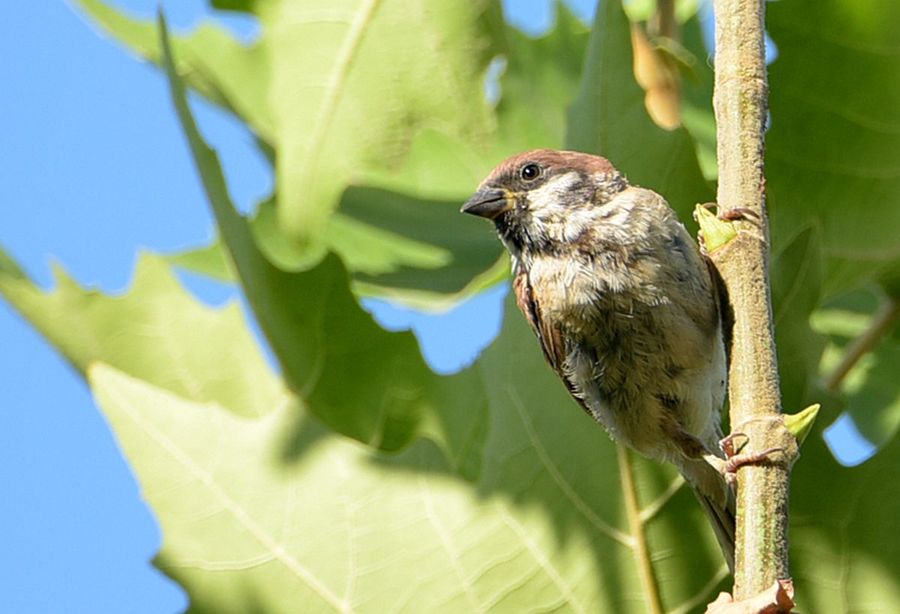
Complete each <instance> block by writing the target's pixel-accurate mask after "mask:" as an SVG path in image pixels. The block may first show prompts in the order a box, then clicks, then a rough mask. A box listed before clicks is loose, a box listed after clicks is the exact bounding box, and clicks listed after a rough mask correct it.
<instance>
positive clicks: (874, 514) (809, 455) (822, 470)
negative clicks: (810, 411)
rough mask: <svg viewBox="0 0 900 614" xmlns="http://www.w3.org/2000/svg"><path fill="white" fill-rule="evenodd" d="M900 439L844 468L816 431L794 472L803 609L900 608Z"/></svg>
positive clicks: (796, 570) (796, 563) (794, 539)
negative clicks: (899, 580) (895, 528)
mask: <svg viewBox="0 0 900 614" xmlns="http://www.w3.org/2000/svg"><path fill="white" fill-rule="evenodd" d="M898 517H900V441H898V440H897V439H895V440H894V441H893V442H892V443H891V444H890V446H889V447H888V448H886V449H885V450H884V451H882V452H881V453H880V454H877V455H876V456H874V457H873V458H872V459H870V460H869V461H867V462H865V463H863V464H862V465H860V466H858V467H853V468H849V467H843V466H841V465H839V464H838V463H837V462H836V461H835V460H834V457H832V455H831V453H830V452H829V451H828V449H827V448H826V447H825V444H824V442H823V441H822V438H821V436H812V437H809V438H808V439H807V441H806V443H805V444H804V446H803V450H802V456H801V457H800V461H799V462H798V463H797V464H796V465H795V466H794V470H793V472H792V475H791V527H790V534H791V576H792V577H793V579H794V584H795V587H796V594H797V609H798V610H799V611H803V612H845V613H849V612H861V611H866V610H870V611H877V610H881V611H885V612H893V611H895V610H900V591H898V589H897V577H898V576H900V538H898V536H897V532H896V531H893V530H892V529H891V527H893V526H895V525H896V522H897V518H898Z"/></svg>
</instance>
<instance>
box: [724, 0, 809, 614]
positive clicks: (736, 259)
mask: <svg viewBox="0 0 900 614" xmlns="http://www.w3.org/2000/svg"><path fill="white" fill-rule="evenodd" d="M715 13H716V60H715V69H716V70H715V73H716V81H715V95H714V100H713V102H714V106H715V113H716V123H717V131H718V151H717V156H718V162H719V187H718V197H717V198H718V205H719V210H720V215H722V214H724V215H725V216H726V217H728V216H729V212H731V213H732V214H737V215H734V216H732V217H736V218H738V219H741V218H743V219H741V221H738V222H736V226H737V230H738V232H737V236H736V238H735V239H733V240H732V241H730V242H729V243H727V244H725V245H724V246H723V247H721V248H719V249H718V250H716V251H713V252H712V253H711V254H710V258H711V259H712V260H713V262H714V264H715V265H716V267H717V269H718V271H719V274H720V275H721V277H722V280H723V282H724V285H725V288H726V290H727V294H728V299H729V301H730V305H731V310H732V313H731V314H730V315H731V316H732V317H733V329H732V337H731V363H730V367H729V399H730V404H731V429H732V432H741V433H744V434H746V435H747V437H748V444H747V449H748V451H751V452H759V451H762V450H766V449H768V448H774V447H779V448H782V449H783V450H784V453H783V454H773V455H772V461H773V462H762V463H755V464H748V465H745V466H743V467H741V468H740V469H739V470H738V493H737V552H736V561H735V587H734V598H735V599H738V600H742V599H747V598H749V597H751V596H753V595H756V594H758V593H760V592H762V591H763V590H765V589H767V588H769V587H771V586H772V585H773V584H774V583H775V581H776V580H777V579H781V578H787V577H788V549H787V517H788V516H787V502H788V478H789V474H790V463H791V462H792V461H793V457H794V456H795V455H796V443H795V441H794V440H793V438H792V437H791V436H790V434H789V433H788V432H787V431H786V429H784V426H783V422H782V421H781V418H780V417H781V395H780V390H779V381H778V369H777V362H776V355H775V341H774V328H773V323H772V306H771V297H770V293H769V279H768V261H769V246H768V221H767V218H766V212H765V181H764V178H763V149H764V142H763V139H764V129H765V120H766V106H767V90H768V86H767V81H766V64H765V38H764V22H765V17H764V16H765V3H764V0H715ZM739 210H740V211H739ZM748 212H749V213H748ZM776 461H778V462H776ZM780 461H784V462H780Z"/></svg>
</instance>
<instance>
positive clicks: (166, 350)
mask: <svg viewBox="0 0 900 614" xmlns="http://www.w3.org/2000/svg"><path fill="white" fill-rule="evenodd" d="M0 255H2V256H3V258H2V260H5V262H4V264H3V265H2V266H0V293H2V295H3V296H4V298H6V300H8V301H9V302H10V303H11V304H12V305H13V306H14V307H15V308H16V309H17V310H18V311H19V312H20V313H22V315H24V316H25V317H26V318H28V320H29V321H30V322H31V323H32V324H33V325H34V326H35V328H37V329H38V330H39V331H40V332H41V334H43V335H44V336H45V337H46V338H47V339H48V340H49V341H50V342H51V343H52V344H53V345H54V346H56V348H57V349H58V350H59V351H60V352H61V353H62V354H63V355H64V356H65V357H66V359H67V360H68V361H69V362H70V363H71V364H72V365H73V366H74V367H75V368H76V369H78V370H79V371H80V372H82V373H83V372H84V371H85V370H86V369H87V367H88V365H89V364H90V363H91V362H94V361H100V360H102V361H103V362H106V363H109V364H111V365H113V366H115V367H116V368H117V369H119V370H121V371H124V372H126V373H128V374H130V375H132V376H135V377H139V378H141V379H143V380H146V381H147V382H150V383H152V384H154V385H156V386H159V387H161V388H164V389H167V390H170V391H172V392H173V393H176V394H178V395H181V396H183V397H185V398H188V399H191V400H194V401H198V402H216V403H219V404H220V405H222V406H224V407H227V408H228V409H230V410H231V411H234V412H236V413H238V414H242V415H248V416H256V415H262V414H264V413H266V412H268V411H269V410H271V409H272V408H273V407H274V406H275V405H277V404H278V403H282V402H284V401H285V397H286V392H285V390H284V387H283V386H282V384H281V382H280V381H279V380H278V378H276V377H275V375H274V374H273V373H272V370H271V369H270V368H269V366H268V365H267V364H266V361H265V358H264V357H263V355H262V353H261V352H260V349H259V346H258V345H257V343H256V341H255V340H254V339H253V336H252V335H251V334H250V331H249V330H248V329H247V326H246V322H245V320H244V318H243V315H242V314H241V311H240V307H239V306H238V305H237V304H236V303H232V304H230V305H228V306H227V307H225V308H222V309H213V308H210V307H205V306H203V305H201V304H200V303H198V302H197V301H196V300H194V298H193V297H192V296H191V295H190V294H189V293H188V292H186V291H185V290H184V288H182V287H181V285H180V284H179V283H178V280H177V279H175V277H174V275H172V273H171V272H170V271H169V268H168V266H167V265H166V264H165V263H164V262H163V261H162V260H161V259H160V258H158V257H155V256H149V255H145V256H143V257H142V258H141V259H140V261H139V262H138V266H137V271H136V272H135V274H134V283H133V285H132V287H131V289H130V290H129V291H128V292H127V293H126V294H124V295H123V296H109V295H106V294H103V293H102V292H99V291H97V290H85V289H83V288H81V287H79V286H78V284H77V283H76V282H75V281H74V280H72V279H71V278H70V277H69V276H67V275H66V274H65V273H64V272H63V271H62V269H61V268H57V269H56V282H57V288H56V289H55V290H54V291H52V292H44V291H42V290H41V289H40V288H37V287H36V286H35V285H34V284H33V283H32V282H31V281H30V280H28V279H27V278H26V277H25V276H24V275H23V274H22V273H21V271H19V270H18V268H17V267H15V266H14V263H13V262H12V261H11V260H9V259H8V257H6V255H5V254H3V252H2V251H0Z"/></svg>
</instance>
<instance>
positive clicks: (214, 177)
mask: <svg viewBox="0 0 900 614" xmlns="http://www.w3.org/2000/svg"><path fill="white" fill-rule="evenodd" d="M160 24H161V30H160V31H161V32H162V34H163V37H164V38H163V50H164V58H165V62H164V64H165V67H166V73H167V75H168V77H169V84H170V86H171V91H172V99H173V102H174V104H175V109H176V112H177V114H178V117H179V120H180V121H181V125H182V128H183V129H184V131H185V135H186V136H187V139H188V143H189V145H190V148H191V152H192V154H193V157H194V162H195V164H196V165H197V171H198V172H199V174H200V177H201V180H202V182H203V187H204V189H205V191H206V196H207V199H208V200H209V203H210V206H211V208H212V211H213V214H214V216H215V218H216V222H217V224H218V227H219V233H220V236H221V238H222V241H223V243H224V244H225V246H226V247H227V249H228V255H229V258H230V260H231V261H232V263H233V266H234V269H235V271H236V272H237V275H238V278H239V279H240V281H241V284H242V286H243V288H244V291H245V293H246V295H247V300H248V302H249V303H250V305H251V307H252V308H253V311H254V313H255V314H256V317H257V320H258V321H259V324H260V328H262V330H263V332H264V333H265V335H266V337H267V339H268V340H269V343H270V344H271V346H272V350H273V351H274V353H275V356H276V357H277V358H278V361H279V362H280V364H281V367H282V373H283V376H284V379H285V382H286V383H287V385H288V386H289V387H290V389H291V390H292V391H294V392H295V393H297V395H298V396H299V397H300V398H301V399H302V400H303V401H304V402H305V403H306V404H307V406H308V408H309V409H310V410H311V411H312V412H313V413H314V414H315V415H317V416H318V417H320V418H321V419H322V420H323V421H324V422H325V423H326V424H328V425H329V426H331V427H332V428H334V429H335V430H337V431H338V432H341V433H344V434H346V435H349V436H351V437H354V438H355V439H358V440H359V441H363V442H366V443H368V444H369V445H372V446H375V447H379V448H382V449H385V450H397V449H400V448H402V447H403V446H405V445H407V444H408V443H409V442H410V441H411V440H412V438H413V437H414V436H415V435H416V434H417V433H418V432H419V430H420V428H421V429H423V430H425V431H429V430H430V431H431V434H432V435H433V436H434V437H435V439H436V440H437V441H439V442H440V443H441V444H442V445H443V446H444V448H445V451H446V452H447V453H448V457H450V458H453V459H456V460H458V459H459V449H460V446H462V448H466V447H468V446H469V445H470V442H471V440H472V438H473V437H477V436H478V432H479V429H480V427H479V416H478V409H479V408H480V407H481V406H482V405H483V403H484V401H483V392H482V391H481V388H480V387H479V386H477V385H473V384H472V383H471V379H472V373H471V372H463V373H461V374H458V375H457V376H455V377H454V378H451V381H454V382H457V383H458V385H459V386H460V390H465V391H466V394H465V395H463V396H461V397H457V398H456V400H455V401H454V404H452V405H450V406H449V408H447V405H446V404H444V405H441V404H440V403H439V402H438V401H439V399H441V398H443V397H444V395H445V383H446V380H442V379H441V378H439V377H438V376H437V375H435V374H434V373H433V372H432V371H431V370H430V369H429V368H428V367H427V365H426V364H425V362H424V360H423V359H422V356H421V353H420V352H419V348H418V346H417V344H416V340H415V337H414V336H413V335H412V333H409V332H405V333H389V332H387V331H385V330H384V329H382V328H381V327H379V326H378V325H377V324H376V323H375V322H374V321H373V320H372V318H371V316H369V314H368V313H366V312H365V311H363V310H362V308H361V307H360V306H359V304H358V303H357V302H356V299H355V297H354V296H353V294H352V293H351V292H350V289H349V287H348V284H349V277H348V275H347V271H346V270H345V268H344V266H343V265H342V263H341V262H340V260H339V259H338V258H337V257H336V256H333V255H328V256H326V257H325V258H324V259H323V260H322V261H321V262H319V263H318V264H317V265H316V266H314V267H312V268H309V269H307V270H299V271H294V272H289V271H284V270H282V269H280V268H278V267H277V266H275V265H274V264H273V263H272V262H271V261H270V260H269V259H268V258H267V256H266V254H264V253H263V252H262V251H260V249H259V248H258V247H257V245H256V241H255V239H254V237H253V234H252V232H251V229H250V227H249V225H248V224H247V221H246V220H245V219H244V218H243V217H241V216H240V215H239V214H238V213H237V212H236V211H235V208H234V205H233V204H232V202H231V199H230V197H229V195H228V189H227V186H226V184H225V178H224V176H223V175H222V169H221V166H220V164H219V161H218V156H217V155H216V153H215V152H214V151H213V150H212V149H210V148H209V147H208V146H207V144H206V142H205V141H204V140H203V138H202V136H201V135H200V133H199V131H198V130H197V126H196V123H195V122H194V119H193V117H192V115H191V112H190V109H189V108H188V105H187V100H186V98H185V91H184V85H183V84H182V82H181V80H180V79H179V77H178V76H177V74H176V73H175V71H174V65H173V63H172V59H171V55H170V54H171V51H170V49H169V47H168V39H167V38H166V29H165V26H164V23H163V21H162V18H160ZM463 402H465V403H466V405H458V404H459V403H463ZM461 408H464V412H465V413H464V414H462V415H461V416H460V415H459V414H456V415H451V416H448V415H443V414H441V410H442V409H448V410H459V409H461Z"/></svg>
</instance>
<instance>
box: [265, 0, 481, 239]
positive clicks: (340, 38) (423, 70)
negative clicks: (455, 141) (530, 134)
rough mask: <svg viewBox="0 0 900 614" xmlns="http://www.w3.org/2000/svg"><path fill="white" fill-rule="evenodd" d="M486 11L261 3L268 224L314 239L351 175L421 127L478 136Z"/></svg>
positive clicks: (391, 154) (417, 4)
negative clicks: (269, 165)
mask: <svg viewBox="0 0 900 614" xmlns="http://www.w3.org/2000/svg"><path fill="white" fill-rule="evenodd" d="M496 9H497V7H496V6H495V5H494V4H492V3H489V2H487V1H486V0H476V1H473V2H464V3H460V2H444V3H434V2H426V1H425V0H381V1H379V0H346V1H343V2H338V3H335V2H334V1H333V0H313V1H307V2H303V3H296V2H287V1H280V2H269V3H266V4H264V5H261V6H260V19H261V20H262V23H263V27H264V29H265V36H266V40H267V41H268V44H269V49H270V52H271V55H270V58H271V70H272V72H271V84H272V85H271V89H270V91H269V102H270V104H271V107H272V112H273V115H274V117H275V121H276V124H277V126H278V132H277V135H276V139H275V142H274V145H275V147H276V149H277V151H278V156H277V158H276V181H277V189H278V209H279V221H280V224H281V226H282V227H283V228H284V230H285V232H286V234H287V235H288V236H289V237H291V238H292V239H297V240H298V241H299V242H300V243H301V245H304V246H305V245H306V244H311V245H315V244H321V241H322V232H323V229H324V228H325V226H326V225H327V220H328V218H329V216H330V214H331V213H332V212H333V211H334V209H335V208H336V206H337V204H338V200H339V198H340V195H341V193H342V192H343V190H344V188H345V187H346V186H347V185H348V184H349V183H350V182H351V180H352V179H353V178H354V177H355V176H357V175H359V174H360V173H363V172H365V171H366V170H369V169H385V168H390V167H391V166H396V165H397V164H398V163H399V162H400V161H402V159H403V157H404V156H405V154H406V152H407V151H408V149H409V144H410V142H411V140H412V138H413V137H414V136H415V134H416V133H417V132H418V131H420V130H422V129H425V128H438V129H440V130H442V131H444V132H447V133H448V134H450V135H452V136H454V137H456V138H461V139H466V140H471V141H473V142H485V141H486V139H487V137H488V135H489V132H490V128H491V116H490V110H489V108H488V105H487V103H486V101H485V100H484V95H483V84H482V81H481V76H482V74H483V71H484V70H485V67H486V66H487V64H488V62H489V61H490V59H491V55H492V54H493V44H492V30H493V27H494V26H493V22H496V21H497V20H498V15H499V13H497V11H496Z"/></svg>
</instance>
